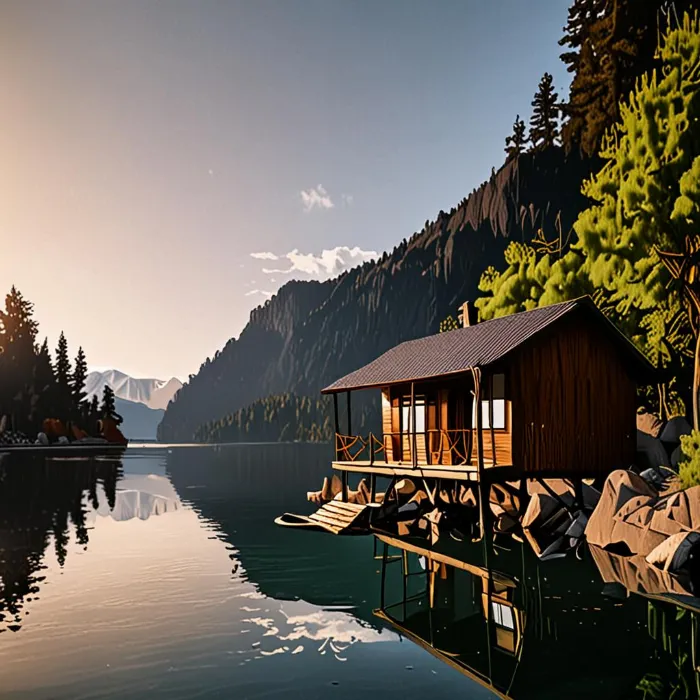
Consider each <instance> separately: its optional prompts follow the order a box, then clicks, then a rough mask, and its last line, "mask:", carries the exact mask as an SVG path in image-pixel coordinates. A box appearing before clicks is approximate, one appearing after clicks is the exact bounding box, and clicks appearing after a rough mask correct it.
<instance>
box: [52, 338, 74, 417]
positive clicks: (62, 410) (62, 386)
mask: <svg viewBox="0 0 700 700" xmlns="http://www.w3.org/2000/svg"><path fill="white" fill-rule="evenodd" d="M54 371H55V374H56V404H57V405H56V409H57V412H58V417H60V418H61V419H63V420H66V419H67V418H68V417H69V415H70V414H71V409H72V407H73V390H72V386H71V375H72V371H71V365H70V359H69V358H68V341H67V340H66V336H65V335H64V334H63V331H61V335H60V336H59V338H58V347H57V348H56V364H55V366H54Z"/></svg>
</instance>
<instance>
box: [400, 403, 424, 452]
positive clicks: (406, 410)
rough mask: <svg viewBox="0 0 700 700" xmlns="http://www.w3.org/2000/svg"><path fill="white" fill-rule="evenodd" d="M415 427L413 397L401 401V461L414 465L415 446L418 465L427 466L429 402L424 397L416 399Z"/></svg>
mask: <svg viewBox="0 0 700 700" xmlns="http://www.w3.org/2000/svg"><path fill="white" fill-rule="evenodd" d="M415 403H416V408H415V425H414V424H413V413H414V412H413V410H412V409H411V397H410V396H404V397H402V399H401V461H402V462H403V463H404V464H413V449H414V445H415V450H416V463H417V464H427V453H426V438H425V436H426V431H427V427H428V426H427V417H428V416H427V401H426V397H425V396H424V395H418V396H416V397H415Z"/></svg>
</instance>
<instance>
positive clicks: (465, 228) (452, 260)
mask: <svg viewBox="0 0 700 700" xmlns="http://www.w3.org/2000/svg"><path fill="white" fill-rule="evenodd" d="M590 170H591V164H590V162H582V161H581V160H579V159H578V158H577V157H575V156H570V157H568V158H567V157H566V156H565V155H564V154H563V152H562V151H561V149H558V148H555V149H551V150H548V151H544V152H540V153H537V154H524V155H521V156H519V157H517V158H515V159H513V160H510V161H509V162H507V163H506V164H505V165H504V166H503V167H502V168H501V169H500V170H499V171H497V172H494V173H493V174H492V177H491V178H490V179H489V181H488V182H486V183H484V184H483V185H482V186H481V187H479V188H478V189H477V190H475V191H474V192H472V194H471V195H470V196H469V197H466V198H465V199H463V200H462V201H461V202H460V203H459V205H458V206H457V207H455V208H453V209H452V211H450V212H449V213H446V212H443V211H441V212H440V213H439V214H438V216H437V218H436V220H435V221H433V222H432V223H430V222H426V225H425V227H424V228H423V230H422V231H420V232H418V233H416V234H414V235H413V236H412V237H411V238H410V240H406V239H404V241H403V242H402V243H401V244H399V245H398V246H397V247H396V248H394V250H393V251H392V252H391V253H385V254H384V255H383V256H382V258H381V259H380V260H378V261H376V262H371V263H366V264H364V265H362V266H361V267H358V268H355V269H353V270H351V271H350V272H347V273H344V274H342V275H341V276H340V277H338V278H336V279H333V280H330V281H328V282H323V283H321V282H300V281H292V282H289V283H288V284H286V285H284V286H283V287H282V288H281V289H280V290H279V292H278V293H277V294H276V295H275V296H274V297H273V298H272V299H270V300H268V301H267V302H266V303H265V305H264V306H261V307H259V308H257V309H255V310H254V311H253V312H252V313H251V315H250V321H249V323H248V325H247V326H246V327H245V329H244V330H243V332H242V333H241V335H240V337H239V338H238V339H231V340H229V341H228V343H227V344H226V346H225V347H224V348H223V349H222V350H221V351H220V352H217V354H216V356H215V357H214V358H213V359H209V358H208V359H207V360H206V362H204V364H203V365H202V366H201V368H200V370H199V372H198V374H197V375H195V376H194V377H192V378H191V380H190V381H189V382H187V383H186V384H185V385H184V387H183V388H182V389H181V390H180V391H179V392H178V394H177V395H176V396H175V398H174V399H173V401H171V403H170V405H169V406H168V408H167V410H166V413H165V416H164V418H163V421H162V423H161V425H160V427H159V438H160V439H161V440H167V441H189V440H191V439H192V438H193V435H194V432H195V430H196V429H197V428H198V427H199V426H200V425H202V424H204V423H206V422H208V421H212V420H218V419H220V418H221V417H222V416H224V415H226V414H229V413H232V412H233V411H236V410H237V409H239V408H242V407H244V406H247V405H249V404H252V403H253V402H254V401H255V400H256V399H259V398H262V397H266V396H269V395H274V394H281V393H285V392H292V393H296V394H299V395H307V396H314V395H316V394H317V393H318V391H319V390H320V389H321V388H322V387H323V386H325V385H327V384H329V383H330V382H331V381H333V380H334V379H336V378H338V377H339V376H341V375H343V374H345V373H347V372H350V371H352V370H354V369H356V368H358V367H360V366H361V365H363V364H365V363H367V362H369V361H371V360H372V359H374V358H375V357H377V355H379V354H380V353H382V352H384V351H385V350H388V349H389V348H390V347H392V346H394V345H396V344H397V343H399V342H402V341H404V340H410V339H413V338H416V337H420V336H423V335H426V334H430V333H436V332H437V331H438V327H439V324H440V321H441V320H442V319H444V318H445V317H446V316H447V315H448V314H453V315H454V314H455V313H456V307H457V306H458V305H459V304H460V303H462V302H464V301H466V300H473V299H475V298H476V297H477V296H478V289H477V285H478V282H479V278H480V276H481V273H482V272H483V270H484V269H485V268H486V267H487V266H488V265H491V264H493V265H497V266H502V263H503V250H504V248H505V246H506V245H507V243H508V239H515V240H523V241H529V240H531V239H532V238H533V237H534V235H535V233H536V231H537V229H539V228H542V229H543V231H544V232H545V234H546V235H547V237H549V238H553V237H555V236H556V235H558V234H557V233H556V232H557V219H559V220H560V225H561V229H562V230H563V232H564V235H566V233H567V231H568V230H569V229H570V228H571V226H572V224H573V222H574V220H575V218H576V215H577V214H578V212H579V211H580V210H581V209H582V208H583V206H584V204H585V200H584V199H583V197H582V195H581V194H580V189H581V182H582V180H583V178H584V177H585V176H587V175H588V173H589V172H590ZM353 427H361V426H357V425H355V426H353Z"/></svg>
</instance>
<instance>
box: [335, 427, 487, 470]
mask: <svg viewBox="0 0 700 700" xmlns="http://www.w3.org/2000/svg"><path fill="white" fill-rule="evenodd" d="M473 438H474V431H472V430H471V429H469V428H463V429H457V430H425V431H423V432H418V433H406V432H402V433H398V432H392V433H384V436H383V439H382V440H380V439H379V438H378V437H377V436H376V435H374V434H373V433H369V435H368V436H367V438H364V437H362V436H360V435H341V434H340V433H336V436H335V454H336V459H337V460H338V461H342V462H358V461H368V462H369V463H370V464H374V463H375V462H377V461H384V462H385V463H390V464H398V463H401V464H403V465H406V464H408V463H413V462H417V463H418V464H421V465H424V464H428V465H453V466H461V465H465V464H472V463H473V460H472V452H473V447H474V443H473ZM414 450H415V452H416V455H418V456H419V457H420V459H417V460H414V459H413V452H414Z"/></svg>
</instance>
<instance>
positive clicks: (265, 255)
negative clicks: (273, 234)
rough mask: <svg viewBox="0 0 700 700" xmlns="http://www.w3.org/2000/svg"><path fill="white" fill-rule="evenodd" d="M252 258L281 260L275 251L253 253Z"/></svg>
mask: <svg viewBox="0 0 700 700" xmlns="http://www.w3.org/2000/svg"><path fill="white" fill-rule="evenodd" d="M250 257H251V258H256V259H257V260H279V258H278V257H277V256H276V255H275V254H274V253H269V252H265V253H251V254H250Z"/></svg>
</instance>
